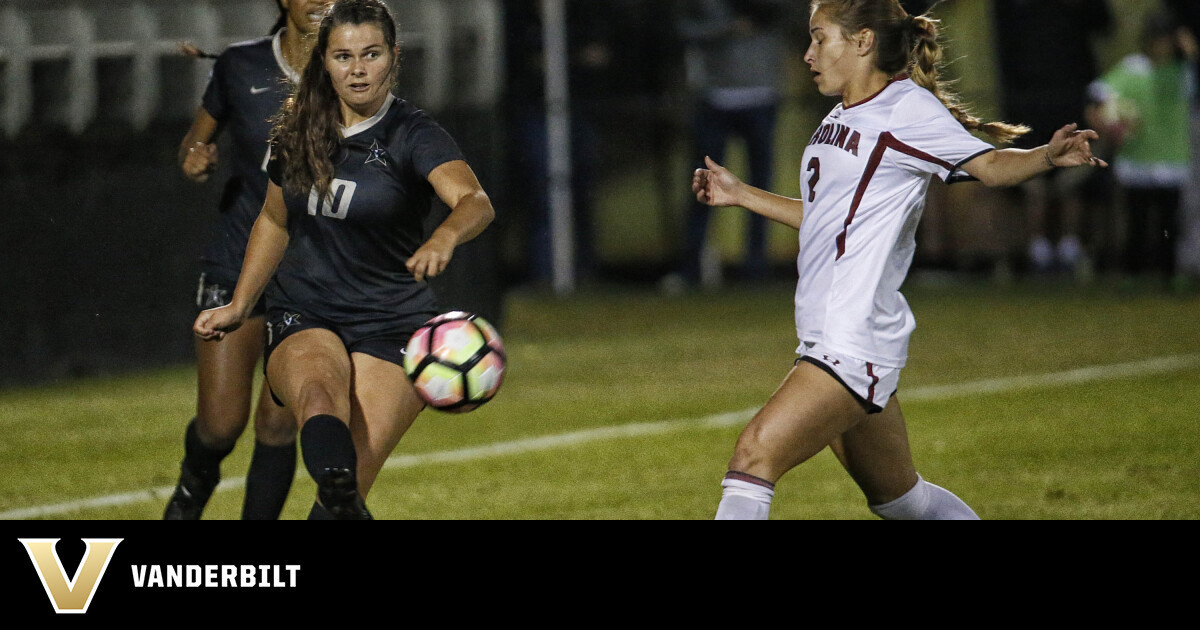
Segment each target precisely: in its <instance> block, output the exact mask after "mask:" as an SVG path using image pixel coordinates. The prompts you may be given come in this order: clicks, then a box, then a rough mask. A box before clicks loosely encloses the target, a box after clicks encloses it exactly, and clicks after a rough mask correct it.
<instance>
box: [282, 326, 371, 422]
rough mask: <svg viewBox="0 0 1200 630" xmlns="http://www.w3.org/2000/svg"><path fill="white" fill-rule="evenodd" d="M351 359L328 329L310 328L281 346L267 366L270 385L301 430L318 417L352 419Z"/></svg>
mask: <svg viewBox="0 0 1200 630" xmlns="http://www.w3.org/2000/svg"><path fill="white" fill-rule="evenodd" d="M350 379H351V366H350V355H349V354H348V353H347V352H346V347H345V346H344V345H343V344H342V340H341V339H339V338H338V336H337V335H335V334H334V333H332V332H331V331H328V330H325V329H324V328H309V329H306V330H302V331H300V332H297V333H294V334H292V335H290V336H288V337H287V338H286V339H284V340H283V341H281V342H279V346H278V347H276V348H275V349H274V350H273V351H272V352H271V358H270V360H269V361H268V362H267V381H268V382H269V383H270V386H271V389H272V390H273V391H274V392H275V395H276V396H278V397H279V400H280V401H282V402H283V404H284V405H285V406H287V407H288V408H289V409H291V410H292V413H293V414H294V416H295V418H296V421H297V426H298V427H299V426H302V425H303V423H304V422H305V421H306V420H307V419H308V418H311V417H313V416H315V415H318V414H328V415H332V416H335V417H337V418H340V419H342V420H343V421H345V422H348V421H349V419H350Z"/></svg>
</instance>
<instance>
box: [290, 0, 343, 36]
mask: <svg viewBox="0 0 1200 630" xmlns="http://www.w3.org/2000/svg"><path fill="white" fill-rule="evenodd" d="M279 1H280V3H281V4H283V8H284V9H286V10H287V16H288V27H289V28H292V29H295V30H296V31H299V32H300V33H302V34H304V35H308V34H309V33H315V32H316V30H317V26H318V25H319V24H320V22H321V16H323V15H324V14H325V8H326V7H328V6H329V5H330V4H331V3H332V2H333V0H279Z"/></svg>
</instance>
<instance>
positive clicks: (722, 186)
mask: <svg viewBox="0 0 1200 630" xmlns="http://www.w3.org/2000/svg"><path fill="white" fill-rule="evenodd" d="M704 164H705V165H707V166H708V168H707V169H704V168H698V169H696V172H695V173H692V192H693V193H695V194H696V201H699V202H700V203H703V204H708V205H710V206H736V205H738V202H737V191H738V189H739V188H740V187H741V186H742V180H740V179H738V178H737V176H736V175H734V174H733V173H731V172H729V169H726V168H725V167H723V166H721V165H720V164H717V163H716V162H714V161H713V160H712V158H710V157H708V156H705V157H704Z"/></svg>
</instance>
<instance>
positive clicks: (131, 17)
mask: <svg viewBox="0 0 1200 630" xmlns="http://www.w3.org/2000/svg"><path fill="white" fill-rule="evenodd" d="M500 2H501V0H388V3H389V4H390V5H391V6H392V8H393V9H394V10H395V12H396V16H397V18H398V21H399V23H400V31H401V32H400V39H401V42H402V48H403V51H404V59H405V61H404V68H403V72H402V78H401V87H402V90H403V91H404V92H405V93H404V94H403V96H404V97H405V98H409V99H412V100H413V101H414V102H416V103H417V104H418V105H419V106H421V107H425V108H428V109H431V110H437V109H439V108H442V107H447V106H477V107H488V106H491V105H493V104H494V103H495V102H496V100H497V99H498V97H499V91H500V88H501V84H502V81H503V63H502V55H503V52H502V49H503V42H502V39H501V38H502V19H503V18H502V15H501V7H500ZM277 17H278V14H277V10H276V5H275V3H274V2H273V1H272V0H0V126H2V127H3V130H4V133H5V134H7V135H8V136H10V137H11V136H14V135H16V134H17V133H19V132H20V131H21V130H22V129H25V128H26V127H27V126H29V125H30V124H34V123H38V122H50V123H54V124H60V125H63V126H65V127H66V128H68V129H70V130H71V131H73V132H75V133H80V132H82V131H84V130H85V129H87V128H88V126H89V125H90V124H92V123H93V122H94V121H95V120H96V119H97V117H98V116H101V115H103V116H106V117H109V118H117V119H121V120H124V121H126V122H128V123H130V124H131V125H132V126H133V127H134V128H135V129H138V130H141V129H144V128H145V127H146V125H147V124H149V123H150V122H151V121H152V120H155V119H158V118H187V117H190V116H191V114H192V112H194V110H195V107H196V106H197V105H198V104H199V102H200V97H201V95H202V94H203V90H204V85H205V82H206V80H207V77H208V72H209V69H210V67H211V62H203V61H193V62H191V63H184V62H182V61H181V59H180V52H179V44H180V43H181V42H185V41H186V42H191V43H193V44H195V45H197V46H199V47H200V48H201V49H204V50H208V51H213V52H216V51H220V50H221V49H223V48H224V47H225V46H227V45H229V44H231V43H233V42H238V41H243V40H247V39H252V38H256V37H261V36H263V35H265V34H266V32H267V30H269V29H270V27H271V25H272V24H273V23H274V22H275V19H276V18H277Z"/></svg>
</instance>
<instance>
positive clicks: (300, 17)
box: [163, 0, 328, 520]
mask: <svg viewBox="0 0 1200 630" xmlns="http://www.w3.org/2000/svg"><path fill="white" fill-rule="evenodd" d="M277 3H278V5H279V21H278V22H277V23H276V25H275V28H273V29H272V35H270V36H267V37H263V38H260V39H255V40H251V41H246V42H240V43H237V44H234V45H232V46H230V47H228V48H227V49H226V50H225V51H224V52H222V53H221V54H220V55H218V56H216V63H215V64H214V65H213V69H212V75H211V76H210V77H209V80H208V87H207V89H206V90H205V91H204V98H203V100H202V102H201V105H200V108H199V109H198V110H197V111H196V116H195V119H194V120H193V122H192V126H191V128H190V129H188V132H187V134H186V135H185V136H184V138H183V141H182V142H180V145H179V167H180V169H181V170H182V171H183V174H184V175H185V176H186V177H188V179H191V180H193V181H196V182H205V181H207V180H208V178H209V176H210V175H211V174H212V172H213V171H214V170H215V169H216V167H217V163H218V159H219V156H218V155H217V144H216V137H217V135H218V134H220V133H228V134H229V135H230V136H231V140H232V142H231V145H232V146H231V148H232V155H231V157H230V160H229V161H230V164H231V165H232V169H231V170H232V177H230V178H229V180H228V181H227V182H226V183H225V191H224V194H223V195H222V198H221V204H220V216H219V217H218V218H217V221H216V222H215V224H214V226H213V230H212V235H211V237H210V238H209V240H208V243H207V244H206V245H205V248H204V252H203V254H202V255H201V258H200V263H201V264H200V272H201V273H200V282H199V286H198V288H197V289H196V308H197V312H199V311H201V310H203V309H207V308H212V307H214V306H222V305H225V304H228V303H229V300H230V298H231V297H232V296H233V292H234V289H235V285H236V284H237V277H238V270H239V269H241V266H242V257H243V255H244V254H245V251H246V240H247V239H248V238H249V236H250V227H251V226H252V225H254V219H255V218H257V217H258V211H259V209H260V208H262V204H263V198H264V197H266V194H267V172H266V164H265V162H266V160H265V158H266V155H267V142H268V137H269V136H270V132H271V118H272V117H273V116H274V115H275V114H276V113H278V112H279V108H280V106H281V105H282V104H283V102H284V100H285V99H286V98H287V97H288V95H289V94H291V84H293V83H295V82H296V81H298V80H299V73H300V71H301V70H303V69H304V64H305V63H306V62H307V61H308V56H309V50H310V49H311V47H312V44H311V38H310V37H309V36H310V35H311V33H312V32H313V31H315V30H316V23H317V20H318V19H320V15H321V12H322V11H323V10H324V8H325V5H326V4H327V3H328V0H277ZM189 54H195V55H201V54H202V53H199V51H193V52H190V53H189ZM204 56H208V55H204ZM263 313H264V305H263V304H261V303H260V304H259V305H258V306H257V307H256V308H255V310H254V312H253V313H252V317H253V318H254V319H255V320H256V323H255V325H251V326H246V327H245V328H243V329H242V330H240V331H238V332H237V333H236V334H234V335H230V338H229V339H227V340H226V343H223V344H206V343H199V342H197V344H196V355H197V376H198V378H197V381H198V382H197V397H196V398H197V404H196V416H195V418H193V419H192V421H191V422H189V423H188V425H187V429H186V431H185V436H184V454H183V461H182V463H181V464H180V474H179V482H178V484H177V485H176V486H175V492H174V493H173V494H172V495H171V499H170V500H169V501H168V502H167V507H166V510H165V511H164V513H163V518H164V519H166V520H196V519H199V518H200V516H201V514H202V513H203V511H204V507H205V505H206V504H207V503H208V499H209V497H210V496H211V495H212V492H213V490H214V489H215V488H216V486H217V483H218V482H219V481H220V467H221V461H222V460H224V459H225V457H226V456H228V455H229V453H230V452H232V451H233V447H234V445H235V444H236V443H237V440H238V438H239V437H241V435H242V432H243V431H245V429H246V425H247V423H248V422H249V418H250V411H251V400H252V398H253V394H254V366H255V364H256V363H257V362H258V360H259V358H260V357H261V356H262V353H263V335H264V333H263V331H264V325H263V323H262V321H263V320H262V318H263ZM254 435H255V442H254V454H253V455H252V457H251V460H250V470H249V473H248V474H247V475H246V496H245V500H244V502H243V504H242V518H243V519H247V520H270V519H276V518H278V517H279V513H280V512H281V511H282V510H283V506H284V503H285V501H286V500H287V495H288V491H289V490H290V488H291V486H292V479H293V478H294V477H295V474H296V422H295V420H293V419H292V418H291V416H290V415H289V414H288V413H287V412H286V411H284V409H283V408H282V407H279V406H277V405H275V404H274V403H273V402H272V401H271V398H270V396H269V395H268V393H267V392H266V391H265V389H264V391H262V392H261V393H260V394H259V399H258V405H257V407H256V408H255V409H254Z"/></svg>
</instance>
